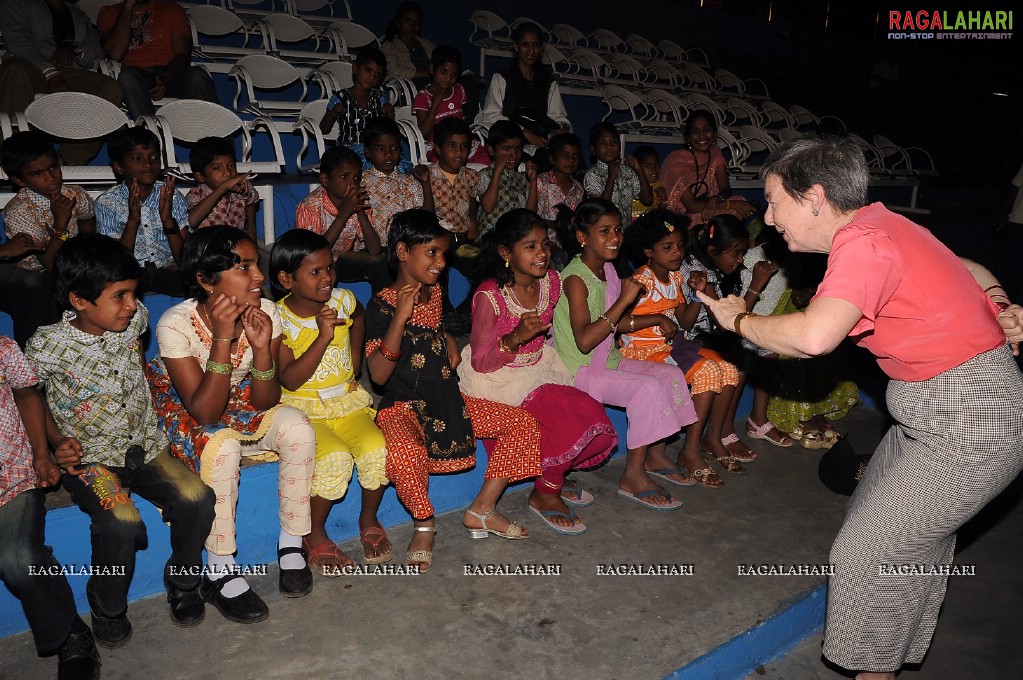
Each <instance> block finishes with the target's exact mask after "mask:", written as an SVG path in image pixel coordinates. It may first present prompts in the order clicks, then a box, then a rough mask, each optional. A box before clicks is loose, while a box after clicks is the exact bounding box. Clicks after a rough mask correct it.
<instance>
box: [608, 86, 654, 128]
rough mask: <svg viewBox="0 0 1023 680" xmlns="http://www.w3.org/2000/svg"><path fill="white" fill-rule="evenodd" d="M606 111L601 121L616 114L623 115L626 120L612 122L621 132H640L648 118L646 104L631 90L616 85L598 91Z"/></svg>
mask: <svg viewBox="0 0 1023 680" xmlns="http://www.w3.org/2000/svg"><path fill="white" fill-rule="evenodd" d="M600 95H601V97H602V98H603V99H604V103H605V104H607V108H608V111H607V113H605V114H604V117H603V118H601V120H604V121H606V120H609V119H610V118H612V117H613V116H614V114H615V113H616V112H622V113H625V115H626V117H627V120H615V121H612V122H613V123H614V124H615V126H616V127H617V128H619V129H621V130H628V131H638V130H642V129H643V128H644V127H645V126H646V123H647V118H649V112H648V110H647V105H646V102H644V101H643V99H642V98H641V97H640V96H639V95H638V94H636V93H635V92H633V91H632V90H629V89H626V88H624V87H619V86H618V85H605V86H604V87H603V88H602V89H601V91H600Z"/></svg>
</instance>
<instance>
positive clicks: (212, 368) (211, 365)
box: [206, 359, 231, 375]
mask: <svg viewBox="0 0 1023 680" xmlns="http://www.w3.org/2000/svg"><path fill="white" fill-rule="evenodd" d="M206 372H207V373H220V374H221V375H230V374H231V364H222V363H220V362H219V361H213V360H212V359H208V360H207V361H206Z"/></svg>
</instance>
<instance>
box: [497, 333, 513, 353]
mask: <svg viewBox="0 0 1023 680" xmlns="http://www.w3.org/2000/svg"><path fill="white" fill-rule="evenodd" d="M497 350H498V351H499V352H504V353H505V354H509V353H511V349H510V348H509V347H508V343H507V342H505V341H504V336H503V335H502V336H501V337H500V339H499V340H498V341H497Z"/></svg>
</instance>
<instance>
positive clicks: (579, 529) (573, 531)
mask: <svg viewBox="0 0 1023 680" xmlns="http://www.w3.org/2000/svg"><path fill="white" fill-rule="evenodd" d="M529 509H530V510H531V511H532V512H533V514H534V515H536V516H537V517H539V518H540V519H541V520H543V523H544V524H546V525H547V527H548V528H549V529H550V530H551V531H553V532H554V533H556V534H564V535H565V536H578V535H579V534H584V533H586V525H585V524H583V523H582V522H579V523H578V524H576V525H575V526H573V527H572V528H568V527H563V526H560V525H558V524H555V523H554V522H552V521H551V520H550V518H551V517H564V518H565V519H567V520H570V521H572V522H575V521H576V514H575V510H573V509H572V508H569V509H568V514H567V515H566V514H565V513H563V512H561V511H560V510H544V511H540V510H537V509H536V508H534V507H533V506H532V505H530V506H529Z"/></svg>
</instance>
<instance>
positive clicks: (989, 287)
mask: <svg viewBox="0 0 1023 680" xmlns="http://www.w3.org/2000/svg"><path fill="white" fill-rule="evenodd" d="M995 288H1002V284H1000V283H996V284H995V285H993V286H988V287H987V288H985V289H984V292H985V293H986V292H988V291H989V290H994V289H995ZM1002 290H1003V291H1004V290H1005V289H1004V288H1002Z"/></svg>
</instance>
